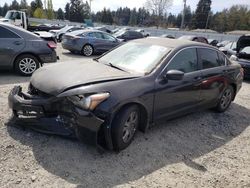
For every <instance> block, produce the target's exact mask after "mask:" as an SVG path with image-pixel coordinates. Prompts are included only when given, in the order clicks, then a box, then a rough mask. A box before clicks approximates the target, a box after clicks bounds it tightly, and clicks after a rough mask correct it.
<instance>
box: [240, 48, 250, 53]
mask: <svg viewBox="0 0 250 188" xmlns="http://www.w3.org/2000/svg"><path fill="white" fill-rule="evenodd" d="M241 53H246V54H250V46H248V47H245V48H243V49H242V50H241Z"/></svg>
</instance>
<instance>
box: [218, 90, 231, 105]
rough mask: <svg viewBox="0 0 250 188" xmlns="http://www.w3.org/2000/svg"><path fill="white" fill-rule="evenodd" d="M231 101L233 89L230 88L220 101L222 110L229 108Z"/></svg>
mask: <svg viewBox="0 0 250 188" xmlns="http://www.w3.org/2000/svg"><path fill="white" fill-rule="evenodd" d="M231 100H232V92H231V89H229V88H228V89H226V91H225V92H224V93H223V95H222V98H221V101H220V105H221V108H222V109H225V108H227V107H228V105H229V104H230V102H231Z"/></svg>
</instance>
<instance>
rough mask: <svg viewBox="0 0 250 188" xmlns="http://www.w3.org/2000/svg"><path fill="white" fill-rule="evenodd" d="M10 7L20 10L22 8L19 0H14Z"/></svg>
mask: <svg viewBox="0 0 250 188" xmlns="http://www.w3.org/2000/svg"><path fill="white" fill-rule="evenodd" d="M10 9H13V10H19V9H20V5H19V3H18V2H17V0H13V1H12V3H11V5H10Z"/></svg>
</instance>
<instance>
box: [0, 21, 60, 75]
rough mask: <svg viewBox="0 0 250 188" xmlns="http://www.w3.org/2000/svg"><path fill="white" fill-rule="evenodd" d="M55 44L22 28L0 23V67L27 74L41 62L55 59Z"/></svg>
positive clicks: (49, 61) (54, 60)
mask: <svg viewBox="0 0 250 188" xmlns="http://www.w3.org/2000/svg"><path fill="white" fill-rule="evenodd" d="M55 48H56V44H55V43H54V42H52V41H45V40H43V39H42V38H40V37H38V36H37V35H35V34H33V33H31V32H29V31H26V30H24V29H22V28H19V27H15V26H12V25H9V24H4V23H0V59H1V61H0V69H14V70H16V71H17V72H18V73H20V74H22V75H25V76H29V75H31V74H32V73H33V72H34V71H35V70H36V69H38V68H39V67H40V66H41V65H42V64H43V63H51V62H56V61H57V55H56V51H55Z"/></svg>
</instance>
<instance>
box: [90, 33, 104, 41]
mask: <svg viewBox="0 0 250 188" xmlns="http://www.w3.org/2000/svg"><path fill="white" fill-rule="evenodd" d="M88 36H90V37H94V38H97V39H103V38H102V34H101V33H97V32H95V33H89V34H88Z"/></svg>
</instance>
